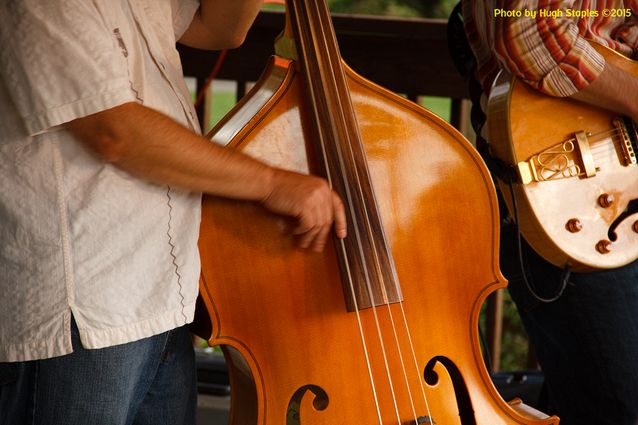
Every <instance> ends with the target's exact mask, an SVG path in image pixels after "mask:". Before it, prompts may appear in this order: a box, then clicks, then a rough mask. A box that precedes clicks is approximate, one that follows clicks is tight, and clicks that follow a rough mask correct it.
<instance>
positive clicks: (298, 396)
mask: <svg viewBox="0 0 638 425" xmlns="http://www.w3.org/2000/svg"><path fill="white" fill-rule="evenodd" d="M286 6H287V14H286V28H285V29H284V32H283V33H282V35H281V36H280V37H279V38H278V40H277V42H276V53H277V54H276V55H275V56H274V57H273V58H271V60H270V61H269V63H268V64H267V66H266V69H265V71H264V73H263V75H262V77H261V78H260V79H259V81H258V82H257V83H256V85H255V86H254V87H253V89H252V90H251V91H250V92H249V93H248V95H247V96H246V97H245V98H243V99H242V100H241V101H240V102H239V103H238V105H237V106H236V107H235V108H234V109H233V110H232V111H231V112H230V113H229V114H228V115H227V116H226V117H225V118H224V119H223V120H222V121H221V122H220V123H219V124H218V125H217V126H216V127H215V128H214V129H213V130H212V131H211V133H210V134H209V135H208V137H209V138H210V139H211V140H213V141H215V142H217V143H222V144H225V145H228V148H229V149H237V150H240V151H242V152H243V153H246V154H248V155H251V156H253V157H255V158H258V159H260V160H262V161H264V162H267V163H269V164H271V165H273V166H277V167H281V168H285V169H290V170H294V171H298V172H304V173H313V174H318V175H321V176H324V177H325V178H326V179H327V180H328V181H329V183H330V185H331V186H332V188H333V189H334V190H336V191H337V192H338V193H339V195H340V196H341V198H342V199H343V201H344V204H345V205H346V210H347V212H346V214H347V219H348V236H347V237H346V238H345V239H343V240H341V239H336V238H335V240H334V244H332V245H330V244H328V245H329V246H327V247H326V249H325V250H324V251H323V252H321V253H317V252H309V251H305V250H300V249H298V248H297V247H296V246H295V241H294V239H293V237H292V236H289V234H288V233H286V231H285V230H286V229H287V228H288V226H289V225H290V223H288V222H287V219H286V218H283V217H280V216H277V215H275V214H272V213H270V212H268V211H266V210H265V209H264V208H263V207H262V206H260V205H259V204H257V203H251V202H245V201H235V200H229V199H221V198H218V197H213V196H205V197H204V200H203V204H202V224H201V231H200V240H199V248H200V256H201V261H202V278H201V281H200V282H201V283H200V296H201V300H203V303H204V305H205V310H206V312H207V314H208V317H209V318H210V322H211V325H212V327H211V329H210V334H209V335H206V337H207V339H208V342H209V344H211V345H220V346H221V347H222V350H223V352H224V355H225V359H226V362H227V365H228V368H229V377H230V381H231V411H230V423H231V424H234V425H239V424H242V425H243V424H263V425H280V424H282V425H283V424H286V425H295V424H303V425H305V424H312V425H319V424H325V425H339V424H347V425H352V424H365V425H373V424H383V425H389V424H392V425H400V424H401V425H403V424H411V425H416V424H439V425H455V424H461V425H469V424H484V425H496V424H538V425H541V424H542V425H549V424H557V423H558V419H557V418H556V417H547V416H546V415H543V414H541V413H540V412H536V411H534V410H533V409H531V408H527V407H526V406H525V405H524V404H522V403H520V402H514V403H513V404H508V403H506V402H505V401H504V400H503V399H502V398H501V397H500V396H499V395H498V393H497V392H496V390H495V388H494V386H493V385H492V383H491V380H490V376H489V374H488V372H487V370H486V369H485V367H484V363H483V358H482V355H481V351H480V346H479V338H478V317H479V311H480V307H481V305H482V303H483V301H484V300H485V298H486V297H487V296H488V295H489V294H490V293H491V292H492V291H494V290H496V289H498V288H502V287H504V286H505V280H504V278H503V277H502V276H501V274H500V271H499V267H498V255H497V254H498V247H497V241H498V226H497V224H498V223H497V222H498V212H497V203H496V197H495V193H494V188H493V184H492V182H491V179H490V176H489V174H488V172H487V170H486V167H485V166H484V164H483V163H482V161H481V159H480V157H479V156H478V155H477V153H476V152H475V150H474V149H473V147H472V146H471V145H470V143H469V142H467V141H466V140H465V139H464V138H463V136H461V135H460V134H459V133H458V132H457V131H456V130H455V129H453V128H452V127H451V126H450V125H449V124H447V123H446V122H445V121H443V120H442V119H440V118H438V117H437V116H435V115H434V114H432V113H430V112H429V111H427V110H425V109H423V108H421V107H419V106H417V105H415V104H413V103H412V102H410V101H408V100H406V99H404V98H402V97H401V96H398V95H396V94H394V93H391V92H389V91H387V90H385V89H383V88H381V87H379V86H377V85H376V84H374V83H372V82H370V81H367V80H365V79H364V78H362V77H361V76H359V75H357V74H356V73H355V72H354V71H352V70H351V69H350V68H348V67H347V65H345V63H344V62H343V60H342V59H341V56H340V54H339V49H338V45H337V42H336V37H335V34H334V30H333V28H332V24H331V19H330V13H329V11H328V8H327V6H326V4H325V2H324V1H323V0H321V1H319V0H287V5H286Z"/></svg>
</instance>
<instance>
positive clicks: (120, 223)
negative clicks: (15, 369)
mask: <svg viewBox="0 0 638 425" xmlns="http://www.w3.org/2000/svg"><path fill="white" fill-rule="evenodd" d="M198 6H199V4H198V2H197V1H195V0H93V1H86V0H46V1H43V0H20V1H13V0H8V1H3V2H1V4H0V45H1V46H2V48H0V361H21V360H33V359H42V358H49V357H54V356H59V355H63V354H67V353H70V352H71V351H72V347H71V337H70V322H71V315H73V317H74V318H75V320H76V322H77V324H78V328H79V330H80V336H81V340H82V344H83V345H84V346H85V347H87V348H101V347H106V346H111V345H116V344H121V343H125V342H130V341H134V340H138V339H141V338H144V337H148V336H152V335H155V334H158V333H161V332H164V331H166V330H169V329H172V328H175V327H177V326H181V325H183V324H185V323H188V322H190V321H191V320H192V318H193V312H194V306H195V300H196V297H197V283H198V277H199V256H198V252H197V237H198V230H199V220H200V199H201V195H200V194H199V193H187V192H184V191H179V190H175V189H174V188H170V187H168V186H162V185H155V184H150V183H146V182H144V181H141V180H139V179H136V178H134V177H132V176H130V175H129V174H127V173H126V172H124V171H121V170H119V169H117V168H116V167H114V166H111V165H109V164H106V163H104V162H103V161H102V160H100V159H98V158H97V157H96V156H94V155H93V154H91V153H90V152H89V151H88V150H87V149H86V148H85V147H84V146H83V145H82V144H81V143H79V142H78V141H77V140H75V139H74V138H73V137H72V136H71V135H70V133H69V132H68V131H66V130H65V129H64V128H63V127H62V124H64V123H67V122H69V121H71V120H73V119H75V118H78V117H82V116H86V115H89V114H93V113H95V112H98V111H102V110H104V109H108V108H111V107H114V106H117V105H120V104H123V103H126V102H138V103H142V104H144V105H145V106H148V107H150V108H153V109H155V110H158V111H161V112H162V113H164V114H166V115H168V116H170V117H172V118H173V119H174V120H176V121H178V122H179V123H181V124H182V125H184V126H185V127H188V128H190V129H191V130H193V131H198V128H199V125H198V123H197V119H196V116H195V112H194V110H193V106H192V103H191V100H190V96H189V93H188V90H187V88H186V85H185V83H184V79H183V77H182V70H181V65H180V61H179V56H178V53H177V51H176V49H175V40H176V39H178V38H179V37H180V36H181V34H182V33H183V32H184V31H185V30H186V29H187V28H188V25H189V24H190V22H191V20H192V18H193V16H194V13H195V11H196V10H197V7H198Z"/></svg>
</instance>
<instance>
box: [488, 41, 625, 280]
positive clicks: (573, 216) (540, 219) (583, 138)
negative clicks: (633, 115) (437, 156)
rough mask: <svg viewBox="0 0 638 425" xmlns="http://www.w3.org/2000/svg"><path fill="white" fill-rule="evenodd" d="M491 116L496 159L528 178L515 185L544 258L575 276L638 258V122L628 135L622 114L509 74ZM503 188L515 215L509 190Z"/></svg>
mask: <svg viewBox="0 0 638 425" xmlns="http://www.w3.org/2000/svg"><path fill="white" fill-rule="evenodd" d="M593 45H594V48H595V49H596V50H597V51H599V52H600V53H601V54H603V56H604V57H605V59H606V60H607V61H608V62H609V63H613V64H614V65H616V66H618V67H621V68H623V69H624V70H626V71H628V72H630V73H632V74H634V75H637V76H638V63H637V62H634V61H631V60H629V59H627V58H625V57H624V56H622V55H620V54H618V53H616V52H614V51H612V50H610V49H608V48H605V47H603V46H600V45H597V44H593ZM488 117H489V118H488V130H489V140H490V145H491V149H492V154H493V155H495V156H496V157H498V158H500V159H501V160H503V161H505V162H507V163H508V164H512V165H517V166H518V172H519V177H522V179H523V180H526V179H527V180H528V181H527V182H525V181H524V182H523V183H515V184H513V190H514V196H515V197H516V206H517V209H518V221H519V225H520V229H521V232H522V234H523V236H524V237H525V239H526V240H527V241H528V242H529V244H530V245H531V246H532V247H533V248H534V249H535V250H536V251H537V252H538V253H539V254H540V255H541V256H543V257H544V258H545V259H546V260H548V261H549V262H551V263H553V264H555V265H557V266H559V267H563V266H565V265H566V264H567V263H569V264H570V265H571V266H572V269H573V270H574V271H588V270H593V269H606V268H615V267H619V266H622V265H625V264H627V263H629V262H631V261H632V260H634V259H636V258H638V214H636V213H635V212H637V211H635V210H636V208H635V203H634V204H630V202H631V201H632V200H634V199H637V198H638V166H637V165H636V164H635V163H631V162H630V159H631V154H632V152H633V151H632V148H635V141H633V142H632V141H631V139H632V138H634V137H635V129H634V128H633V125H631V124H629V125H628V130H627V133H628V134H627V135H625V137H624V138H623V134H622V132H620V129H619V128H618V127H617V126H616V125H615V124H614V123H613V121H614V119H616V118H621V117H619V116H618V115H617V114H614V113H613V112H610V111H607V110H604V109H601V108H596V107H592V106H591V105H587V104H584V103H581V102H577V101H574V100H571V99H567V98H556V97H551V96H546V95H543V94H542V93H540V92H538V91H536V90H535V89H533V88H531V87H529V86H528V85H527V84H525V83H524V82H522V81H519V80H516V79H513V78H511V76H506V75H504V74H501V75H499V77H498V78H497V80H496V82H495V84H494V87H493V89H492V93H491V95H490V99H489V102H488ZM628 136H629V137H628ZM539 154H540V155H539ZM633 158H635V155H633ZM530 180H531V181H530ZM499 185H500V187H501V190H502V193H503V196H504V198H505V201H506V203H507V205H508V208H509V210H510V213H511V214H512V216H514V209H513V202H512V198H511V194H510V193H511V192H510V188H509V185H508V184H507V183H505V182H502V181H499ZM626 210H627V211H626Z"/></svg>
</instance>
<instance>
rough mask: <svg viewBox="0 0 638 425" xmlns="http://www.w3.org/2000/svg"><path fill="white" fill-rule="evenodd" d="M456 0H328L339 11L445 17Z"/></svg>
mask: <svg viewBox="0 0 638 425" xmlns="http://www.w3.org/2000/svg"><path fill="white" fill-rule="evenodd" d="M456 3H457V0H328V5H329V6H330V10H332V11H333V12H339V13H358V14H366V15H387V16H402V17H423V18H441V19H447V17H448V16H449V15H450V12H451V11H452V8H453V7H454V5H455V4H456Z"/></svg>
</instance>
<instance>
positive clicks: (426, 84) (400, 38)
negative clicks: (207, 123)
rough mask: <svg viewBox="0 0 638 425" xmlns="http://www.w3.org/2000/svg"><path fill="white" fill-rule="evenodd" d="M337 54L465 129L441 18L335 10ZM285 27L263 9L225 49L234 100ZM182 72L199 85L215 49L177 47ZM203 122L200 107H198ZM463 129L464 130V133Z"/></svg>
mask: <svg viewBox="0 0 638 425" xmlns="http://www.w3.org/2000/svg"><path fill="white" fill-rule="evenodd" d="M333 23H334V27H335V30H336V33H337V38H338V41H339V46H340V49H341V55H342V57H343V58H344V60H345V61H346V62H347V63H348V65H350V66H351V67H352V68H353V69H354V70H355V71H356V72H357V73H359V74H360V75H362V76H364V77H366V78H367V79H369V80H371V81H373V82H375V83H377V84H379V85H381V86H383V87H386V88H388V89H390V90H392V91H394V92H397V93H402V94H405V95H406V96H407V97H408V98H409V99H412V100H415V99H417V98H418V97H419V96H441V97H447V98H451V99H452V103H451V111H450V112H451V114H450V116H451V120H450V121H451V124H452V125H454V126H455V127H456V128H458V129H459V130H461V131H462V132H464V133H466V132H467V129H466V128H465V123H467V122H468V120H467V118H466V115H467V112H468V105H467V102H464V100H465V99H466V98H467V97H468V92H467V87H466V83H465V82H464V81H463V79H462V78H461V77H460V76H459V75H458V73H457V71H456V69H455V68H454V65H453V63H452V61H451V59H450V56H449V53H448V47H447V37H446V21H443V20H428V19H396V18H380V17H369V16H350V15H334V16H333ZM283 26H284V16H283V14H282V13H278V12H262V13H260V15H259V16H258V17H257V20H256V22H255V24H254V25H253V27H252V29H251V30H250V32H249V33H248V36H247V38H246V41H245V42H244V44H243V45H242V46H241V47H240V48H238V49H235V50H231V51H229V52H228V53H227V55H226V58H225V60H224V63H223V66H222V68H221V69H220V72H219V73H218V75H217V78H218V79H220V80H232V81H236V82H237V83H238V84H237V88H238V89H237V99H239V98H241V97H242V96H243V95H244V94H245V88H246V83H249V82H254V81H256V80H257V79H258V77H259V75H260V74H261V72H262V71H263V69H264V66H265V64H266V61H267V59H268V58H269V56H271V55H272V54H273V41H274V39H275V37H276V36H277V35H278V34H279V33H280V32H281V30H282V29H283ZM179 49H180V53H181V57H182V64H183V67H184V73H185V75H187V76H191V77H195V78H196V79H197V85H198V87H202V86H203V85H204V83H205V81H206V79H207V77H208V76H209V74H210V72H211V70H212V69H213V66H214V64H215V61H216V60H217V57H218V55H219V53H218V52H204V51H200V50H195V49H190V48H187V47H184V46H180V47H179ZM198 114H199V115H200V122H203V120H202V117H203V109H202V108H201V107H200V108H199V110H198ZM466 134H467V133H466ZM500 304H501V301H500V298H499V297H498V296H495V297H492V298H491V300H490V301H489V302H488V312H487V316H488V320H487V323H488V329H487V332H486V333H487V340H488V347H489V349H490V351H491V353H492V368H493V369H494V371H497V370H498V369H499V358H500V352H501V348H500V347H501V343H500V341H501V323H502V318H501V308H500Z"/></svg>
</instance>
